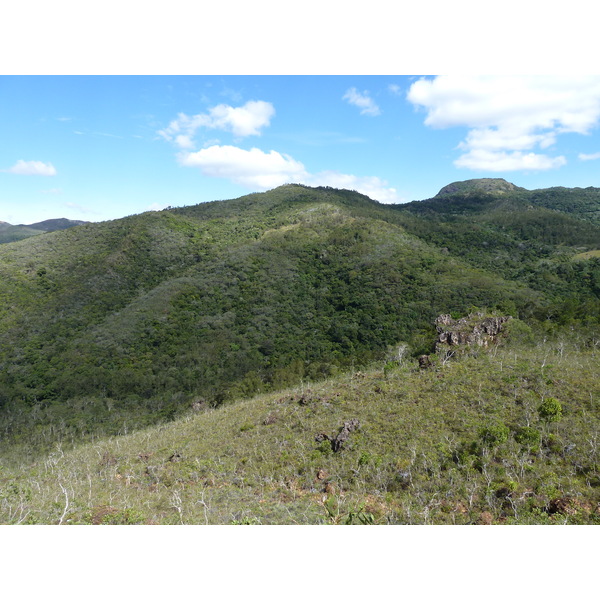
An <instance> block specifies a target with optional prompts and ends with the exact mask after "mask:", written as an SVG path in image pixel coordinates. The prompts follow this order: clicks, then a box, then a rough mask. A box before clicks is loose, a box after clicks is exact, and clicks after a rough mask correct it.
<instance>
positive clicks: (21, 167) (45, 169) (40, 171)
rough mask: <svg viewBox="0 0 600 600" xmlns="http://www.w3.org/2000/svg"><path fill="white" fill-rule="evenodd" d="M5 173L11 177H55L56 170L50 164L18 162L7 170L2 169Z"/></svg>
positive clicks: (30, 161) (34, 161) (32, 161)
mask: <svg viewBox="0 0 600 600" xmlns="http://www.w3.org/2000/svg"><path fill="white" fill-rule="evenodd" d="M3 171H4V172H5V173H12V174H13V175H43V176H46V177H51V176H52V175H56V169H55V168H54V166H53V165H52V164H51V163H43V162H41V161H39V160H18V161H17V162H16V163H15V164H14V165H13V166H12V167H10V168H9V169H3Z"/></svg>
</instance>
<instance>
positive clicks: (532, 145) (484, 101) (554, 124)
mask: <svg viewBox="0 0 600 600" xmlns="http://www.w3.org/2000/svg"><path fill="white" fill-rule="evenodd" d="M407 99H408V100H409V101H410V102H412V103H413V104H414V105H415V106H417V107H420V108H422V109H424V110H425V111H426V113H427V115H426V117H425V124H426V125H428V126H429V127H432V128H438V129H446V128H450V127H467V128H468V129H469V130H470V131H469V133H468V134H467V137H466V139H465V140H464V141H463V142H461V143H460V144H459V146H458V148H459V149H460V150H462V151H463V154H462V156H460V157H459V158H458V159H457V160H456V161H455V165H456V166H458V167H466V168H470V169H474V170H488V171H515V170H546V169H553V168H556V167H560V166H562V165H564V164H566V159H565V157H564V156H554V157H553V156H550V155H548V154H546V153H536V152H535V150H536V149H539V150H547V149H548V148H550V147H551V146H553V145H554V144H555V143H556V140H557V136H559V135H560V134H564V133H578V134H588V133H590V131H591V130H592V128H593V127H595V126H596V125H597V124H598V122H599V121H600V77H598V76H581V77H580V76H573V77H570V76H568V77H558V76H539V77H531V76H439V77H435V78H433V79H427V78H424V79H420V80H418V81H416V82H415V83H413V84H412V85H411V87H410V89H409V92H408V95H407Z"/></svg>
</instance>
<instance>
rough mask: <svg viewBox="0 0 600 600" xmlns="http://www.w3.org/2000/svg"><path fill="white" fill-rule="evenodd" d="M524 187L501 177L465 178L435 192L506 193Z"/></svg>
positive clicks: (520, 190)
mask: <svg viewBox="0 0 600 600" xmlns="http://www.w3.org/2000/svg"><path fill="white" fill-rule="evenodd" d="M524 191H526V190H525V188H521V187H518V186H516V185H515V184H514V183H510V182H509V181H506V179H502V178H489V177H488V178H484V179H467V180H466V181H455V182H454V183H450V184H448V185H446V186H444V187H443V188H442V189H441V190H440V191H439V192H438V193H437V194H436V196H435V197H436V198H439V197H441V196H450V195H452V194H465V193H469V192H484V193H486V194H507V193H510V192H524Z"/></svg>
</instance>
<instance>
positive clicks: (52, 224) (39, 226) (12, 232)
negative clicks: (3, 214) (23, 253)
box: [0, 219, 87, 244]
mask: <svg viewBox="0 0 600 600" xmlns="http://www.w3.org/2000/svg"><path fill="white" fill-rule="evenodd" d="M85 223H87V221H73V220H71V219H47V220H46V221H40V222H39V223H31V224H30V225H11V224H10V223H7V222H6V221H0V244H6V243H8V242H16V241H18V240H23V239H25V238H28V237H31V236H32V235H39V234H40V233H47V232H49V231H61V230H63V229H69V228H70V227H75V226H76V225H83V224H85Z"/></svg>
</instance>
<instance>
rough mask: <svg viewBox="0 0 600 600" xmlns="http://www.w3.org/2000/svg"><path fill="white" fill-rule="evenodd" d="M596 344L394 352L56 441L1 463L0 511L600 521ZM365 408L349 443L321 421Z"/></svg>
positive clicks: (38, 517)
mask: <svg viewBox="0 0 600 600" xmlns="http://www.w3.org/2000/svg"><path fill="white" fill-rule="evenodd" d="M599 358H600V356H599V344H598V340H597V339H596V340H593V339H588V340H587V341H586V340H575V339H573V337H572V336H571V338H570V339H557V340H556V341H555V342H554V343H549V342H546V343H544V344H538V345H525V346H518V345H515V344H509V345H507V346H498V347H494V348H493V349H492V351H482V350H480V349H479V350H475V349H473V350H471V351H469V352H467V353H466V354H465V355H464V356H462V357H461V358H460V359H457V360H450V361H447V362H445V361H440V362H437V363H436V366H435V367H434V368H431V369H427V370H420V369H418V367H417V366H416V362H415V361H414V360H412V359H409V360H402V361H400V362H398V361H395V362H394V361H392V362H388V363H386V364H385V365H383V364H381V365H379V366H377V365H375V366H374V367H373V368H371V369H369V370H366V371H363V372H354V373H352V374H349V375H344V376H339V377H336V378H333V379H329V380H327V381H323V382H321V383H318V384H311V385H310V386H300V387H296V388H293V389H289V390H287V391H279V392H273V393H268V394H262V395H259V396H257V397H253V398H249V399H246V400H243V401H240V402H239V403H236V404H233V405H229V406H225V407H222V408H220V409H205V410H203V411H201V412H200V413H197V414H194V413H189V414H188V415H187V416H186V417H185V418H183V419H181V420H178V421H176V422H173V423H170V424H163V425H160V426H156V427H152V428H149V429H145V430H141V431H137V432H134V433H130V434H127V435H122V436H117V437H112V438H109V439H105V440H99V441H96V442H94V443H88V444H85V445H82V446H80V447H79V448H76V449H74V450H69V451H67V450H65V449H63V448H61V446H60V445H59V446H58V447H56V448H55V449H54V450H53V452H51V453H50V454H49V455H47V456H44V457H39V458H38V459H37V460H36V461H35V462H34V463H33V464H31V465H29V466H21V467H20V468H17V467H10V466H5V467H4V469H3V470H2V472H1V475H0V522H2V523H54V524H56V523H60V524H232V523H233V524H319V523H334V524H350V523H351V524H564V523H571V524H592V523H598V520H599V519H600V473H599V472H598V431H599V428H598V426H599V418H600V413H599V411H598V402H599V401H600V381H599V379H598V377H597V365H598V359H599ZM556 405H559V406H560V409H561V410H560V413H556V412H553V411H552V410H549V409H548V406H550V407H552V406H555V407H556ZM544 406H546V410H544V409H543V408H541V407H544ZM353 419H357V420H358V421H359V423H360V425H359V427H358V429H357V430H356V431H353V432H352V433H350V436H349V438H348V440H347V442H346V444H345V445H344V446H343V447H342V449H341V450H339V451H337V452H334V451H333V450H332V445H331V444H330V442H328V441H327V440H326V439H325V440H323V437H322V436H321V437H318V436H319V434H321V433H326V434H327V435H329V436H330V437H333V436H334V435H335V434H336V433H337V432H338V430H339V428H340V427H341V426H342V425H343V424H344V423H347V422H349V421H351V420H353ZM553 419H555V420H553ZM318 440H321V441H318Z"/></svg>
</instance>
